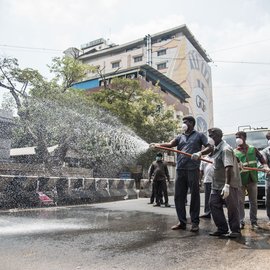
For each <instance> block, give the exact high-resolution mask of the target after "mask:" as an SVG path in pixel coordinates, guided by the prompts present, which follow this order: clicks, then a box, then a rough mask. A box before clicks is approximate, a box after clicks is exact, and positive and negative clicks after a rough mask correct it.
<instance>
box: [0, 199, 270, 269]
mask: <svg viewBox="0 0 270 270" xmlns="http://www.w3.org/2000/svg"><path fill="white" fill-rule="evenodd" d="M148 201H149V199H146V198H140V199H137V200H126V201H119V202H110V203H102V204H91V205H80V206H65V207H52V208H40V209H26V210H16V209H15V210H10V211H0V249H1V252H0V262H1V263H0V269H1V270H28V269H29V270H30V269H31V270H32V269H35V270H45V269H46V270H71V269H72V270H78V269H79V270H88V269H100V270H101V269H102V270H103V269H125V270H128V269H136V270H137V269H139V270H142V269H147V270H151V269H155V270H159V269H160V270H161V269H162V270H165V269H169V270H170V269H241V270H243V269H249V270H250V269H269V265H270V227H269V226H267V224H266V222H267V219H266V213H265V209H260V210H259V211H258V217H259V221H258V223H259V225H260V226H261V227H262V229H259V230H258V231H252V230H251V228H250V226H246V228H245V230H243V236H242V238H241V239H238V240H232V239H221V238H215V237H211V236H209V235H208V233H209V232H210V231H211V230H214V229H215V226H214V224H213V221H212V220H201V223H200V231H199V233H192V232H190V231H189V230H186V231H172V230H171V229H170V227H171V226H172V225H174V224H176V222H177V220H176V213H175V208H174V206H173V205H172V207H171V208H165V207H153V206H152V205H148V204H147V202H148ZM170 203H171V204H173V198H172V197H170ZM202 210H203V208H202V209H201V212H202ZM246 211H247V210H246ZM247 216H248V215H247Z"/></svg>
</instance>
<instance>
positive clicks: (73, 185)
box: [0, 175, 137, 208]
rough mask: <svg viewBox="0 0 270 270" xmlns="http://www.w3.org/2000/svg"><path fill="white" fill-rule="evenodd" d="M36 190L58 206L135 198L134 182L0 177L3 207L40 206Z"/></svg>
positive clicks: (99, 179) (0, 206)
mask: <svg viewBox="0 0 270 270" xmlns="http://www.w3.org/2000/svg"><path fill="white" fill-rule="evenodd" d="M36 191H41V192H43V193H44V194H46V195H47V196H49V197H50V198H51V199H53V201H54V203H55V204H57V205H68V204H80V203H94V202H106V201H114V200H127V199H136V198H137V192H136V188H135V180H133V179H127V180H123V179H109V178H76V177H62V178H61V177H36V176H14V175H2V176H0V208H14V207H33V206H39V205H40V201H39V199H38V195H37V193H36Z"/></svg>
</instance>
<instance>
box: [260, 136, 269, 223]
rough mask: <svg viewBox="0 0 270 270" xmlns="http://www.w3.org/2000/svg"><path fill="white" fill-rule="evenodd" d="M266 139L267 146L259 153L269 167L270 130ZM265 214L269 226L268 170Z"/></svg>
mask: <svg viewBox="0 0 270 270" xmlns="http://www.w3.org/2000/svg"><path fill="white" fill-rule="evenodd" d="M266 139H267V143H268V146H267V147H265V148H264V149H263V150H262V151H261V153H262V155H263V157H264V159H265V161H266V163H267V165H268V167H270V132H268V133H267V134H266ZM266 179H267V181H266V214H267V217H268V223H267V224H268V225H269V226H270V174H269V172H268V173H267V174H266Z"/></svg>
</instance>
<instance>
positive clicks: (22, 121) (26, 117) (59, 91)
mask: <svg viewBox="0 0 270 270" xmlns="http://www.w3.org/2000/svg"><path fill="white" fill-rule="evenodd" d="M50 70H51V72H54V73H55V74H56V76H55V77H54V79H52V80H51V81H48V80H46V79H45V78H44V77H43V76H42V75H40V74H39V72H38V71H36V70H33V69H30V68H26V69H21V68H19V65H18V61H17V59H14V58H3V59H0V87H3V88H5V89H7V90H9V92H10V94H11V96H12V98H13V101H14V102H13V104H14V105H15V108H16V112H17V115H18V120H17V123H18V126H17V130H16V131H17V135H19V134H21V135H22V136H18V138H17V139H18V140H19V141H21V142H22V143H23V144H25V143H27V144H28V146H29V145H30V146H31V145H34V146H36V154H37V156H38V160H39V161H40V162H41V163H44V164H49V163H50V154H49V152H48V150H47V149H48V146H50V145H51V143H57V144H59V146H58V152H59V154H58V159H59V162H60V163H63V158H64V156H65V153H66V152H67V145H68V144H69V143H70V141H72V140H74V134H73V133H74V132H73V130H74V129H71V131H70V130H69V132H67V131H66V130H64V129H62V131H61V132H59V130H57V131H58V133H57V131H56V130H55V128H52V127H51V126H50V125H49V123H52V121H53V119H52V116H53V115H54V114H53V113H52V112H53V110H56V109H57V108H63V107H64V106H65V104H67V103H68V102H70V100H72V101H73V102H74V101H75V100H76V99H77V100H81V99H82V97H81V94H80V93H75V92H74V91H72V89H71V88H70V87H71V86H72V83H75V82H76V81H78V80H81V79H82V78H83V77H84V76H85V75H86V74H87V73H88V72H91V70H92V68H91V67H90V66H88V65H84V64H82V63H80V62H79V61H77V60H75V59H72V58H68V57H63V58H54V59H53V63H52V65H51V66H50ZM52 100H53V102H52ZM49 101H50V102H49ZM44 106H45V107H44ZM59 119H61V117H59ZM59 119H58V122H59ZM55 121H56V120H55ZM55 123H56V122H55ZM60 126H61V125H60ZM22 137H24V139H23V138H22ZM17 143H18V141H17ZM18 144H20V143H18ZM23 146H26V145H23Z"/></svg>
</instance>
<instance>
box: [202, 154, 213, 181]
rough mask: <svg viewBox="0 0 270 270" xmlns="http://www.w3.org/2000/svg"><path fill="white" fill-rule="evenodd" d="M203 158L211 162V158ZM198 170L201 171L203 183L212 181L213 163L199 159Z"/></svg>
mask: <svg viewBox="0 0 270 270" xmlns="http://www.w3.org/2000/svg"><path fill="white" fill-rule="evenodd" d="M204 159H207V160H209V161H212V162H213V158H211V157H209V156H206V157H204ZM200 171H203V182H204V183H212V179H213V175H214V165H213V163H208V162H206V161H203V160H202V161H201V164H200Z"/></svg>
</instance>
